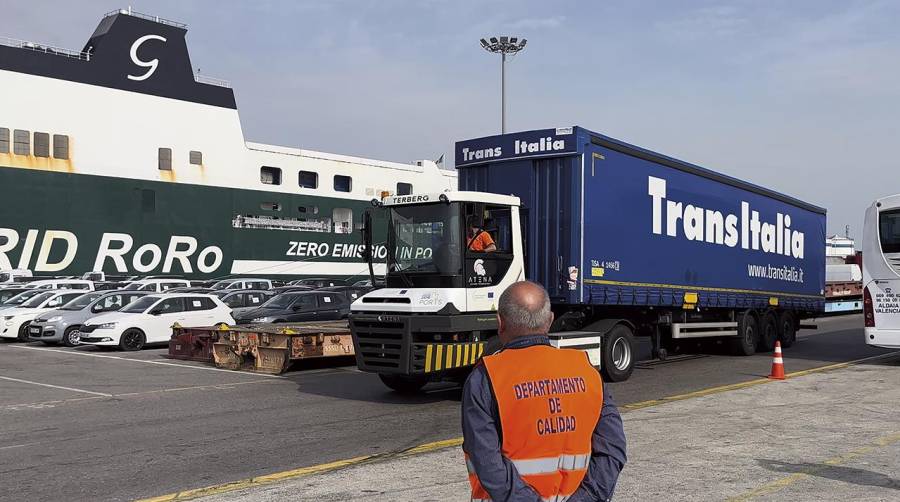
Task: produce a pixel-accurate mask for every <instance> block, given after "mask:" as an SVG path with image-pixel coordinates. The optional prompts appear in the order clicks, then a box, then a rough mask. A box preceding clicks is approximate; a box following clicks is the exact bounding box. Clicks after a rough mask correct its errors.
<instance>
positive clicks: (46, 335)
mask: <svg viewBox="0 0 900 502" xmlns="http://www.w3.org/2000/svg"><path fill="white" fill-rule="evenodd" d="M148 294H150V293H149V292H148V291H125V290H118V291H109V292H103V291H96V292H93V293H85V294H83V295H81V296H79V297H78V298H75V299H74V300H72V301H71V302H69V303H68V304H66V305H65V306H64V307H62V308H59V309H57V310H51V311H49V312H46V313H43V314H40V315H39V316H38V317H37V318H36V319H35V320H34V321H32V322H31V324H29V325H28V340H29V341H41V342H44V343H46V344H54V343H59V342H62V343H63V345H65V346H67V347H74V346H76V345H78V337H79V332H78V329H79V328H80V327H81V325H82V324H83V323H84V321H87V320H88V319H90V318H92V317H96V316H97V315H99V314H103V313H106V312H116V311H118V310H119V309H121V308H122V307H124V306H126V305H128V304H129V303H131V302H133V301H134V300H136V299H138V298H140V297H142V296H146V295H148Z"/></svg>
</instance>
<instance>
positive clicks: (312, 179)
mask: <svg viewBox="0 0 900 502" xmlns="http://www.w3.org/2000/svg"><path fill="white" fill-rule="evenodd" d="M299 183H300V187H301V188H319V174H318V173H314V172H312V171H300V175H299Z"/></svg>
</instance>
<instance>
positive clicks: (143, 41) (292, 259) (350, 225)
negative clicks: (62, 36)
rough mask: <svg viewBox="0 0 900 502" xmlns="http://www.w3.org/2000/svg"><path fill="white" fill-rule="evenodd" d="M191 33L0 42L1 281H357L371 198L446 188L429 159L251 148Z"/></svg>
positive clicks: (125, 26)
mask: <svg viewBox="0 0 900 502" xmlns="http://www.w3.org/2000/svg"><path fill="white" fill-rule="evenodd" d="M186 34H187V27H186V25H184V24H181V23H177V22H173V21H169V20H165V19H161V18H158V17H154V16H148V15H145V14H140V13H137V12H134V11H131V9H128V10H120V11H114V12H111V13H109V14H107V15H105V16H104V17H103V18H102V20H101V21H100V23H99V25H98V26H97V29H96V30H95V31H94V33H93V35H91V37H90V39H88V41H87V43H86V44H85V45H84V47H83V48H82V49H81V50H67V49H62V48H57V47H50V46H47V45H42V44H37V43H33V42H27V41H22V40H12V39H2V38H0V89H2V90H3V92H0V110H3V112H2V114H0V270H9V269H31V270H32V271H34V273H35V274H36V275H74V274H80V273H83V272H86V271H104V272H107V273H112V274H177V275H184V276H188V277H197V278H212V277H221V276H227V275H256V276H272V277H287V276H297V277H303V276H342V277H346V278H349V277H354V276H360V277H367V275H368V267H367V266H366V265H365V264H364V263H363V260H362V253H361V251H362V246H361V238H360V233H359V232H355V230H357V229H358V228H360V227H361V224H362V218H363V212H364V211H365V209H366V208H368V207H371V202H370V201H371V200H372V199H374V198H380V197H382V196H383V195H385V194H391V195H393V194H408V193H412V191H413V190H415V191H416V192H426V193H427V192H440V191H444V190H447V189H455V188H456V185H457V181H456V172H455V171H450V170H445V169H441V168H440V167H439V166H438V165H437V164H436V163H435V162H432V161H418V162H414V163H410V164H402V163H394V162H385V161H379V160H370V159H363V158H358V157H351V156H345V155H336V154H331V153H322V152H317V151H311V150H306V149H299V148H287V147H281V146H272V145H265V144H259V143H251V142H247V141H245V139H244V135H243V131H242V129H241V122H240V117H239V114H238V110H237V105H236V103H235V98H234V92H233V91H232V89H231V88H230V86H229V85H228V83H227V82H224V81H220V80H216V79H211V78H208V77H204V76H200V75H197V74H195V72H194V71H193V67H192V66H191V60H190V57H189V54H188V48H187V43H186V40H185V36H186ZM286 99H287V97H286ZM375 252H376V255H382V257H383V255H384V254H386V250H385V249H384V248H383V247H376V248H375ZM379 272H383V271H379V270H376V273H379Z"/></svg>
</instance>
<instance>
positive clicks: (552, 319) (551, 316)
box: [547, 312, 556, 333]
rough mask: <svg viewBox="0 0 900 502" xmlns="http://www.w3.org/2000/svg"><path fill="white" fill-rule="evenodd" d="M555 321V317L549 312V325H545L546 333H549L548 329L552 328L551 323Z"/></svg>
mask: <svg viewBox="0 0 900 502" xmlns="http://www.w3.org/2000/svg"><path fill="white" fill-rule="evenodd" d="M555 320H556V316H555V315H553V312H550V323H549V324H547V332H548V333H549V332H550V327H551V326H553V321H555Z"/></svg>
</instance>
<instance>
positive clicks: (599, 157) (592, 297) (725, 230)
mask: <svg viewBox="0 0 900 502" xmlns="http://www.w3.org/2000/svg"><path fill="white" fill-rule="evenodd" d="M456 167H457V169H458V171H459V191H457V192H447V193H443V194H418V195H412V196H396V197H388V198H386V199H384V200H380V201H373V203H374V205H375V206H376V209H375V210H374V211H375V212H376V214H375V216H376V217H377V216H378V213H381V214H382V215H383V216H386V217H387V218H388V220H389V224H388V229H389V230H388V242H387V244H388V248H389V250H390V252H389V255H388V257H387V265H388V267H387V270H388V272H387V275H386V283H387V288H385V289H382V290H378V291H376V292H373V293H370V294H369V295H366V296H365V297H363V298H362V299H360V300H358V301H357V302H356V303H355V304H354V305H353V308H352V314H351V330H352V332H353V335H354V343H355V344H356V347H355V348H356V355H357V363H358V366H359V367H360V368H361V369H363V370H365V371H372V372H376V373H379V374H380V375H381V377H382V380H383V381H385V383H386V384H387V385H389V386H390V387H392V388H395V389H398V390H413V389H417V388H419V387H421V386H422V385H424V383H427V382H428V381H430V380H432V379H436V378H448V377H449V378H457V377H460V376H462V375H464V374H465V371H466V368H467V367H468V366H470V365H471V364H472V363H474V361H475V360H476V359H477V357H479V356H480V355H481V354H482V353H483V352H484V350H490V349H489V348H486V347H489V344H490V341H491V339H492V337H493V336H494V335H495V333H496V321H495V319H494V315H493V311H494V310H495V309H496V300H497V298H498V297H499V295H500V293H502V291H503V290H504V289H505V288H506V287H507V286H508V285H509V284H511V283H513V282H515V281H517V280H521V279H523V278H528V279H530V280H533V281H536V282H538V283H540V284H542V285H544V287H546V288H547V290H548V292H549V293H550V297H551V300H552V302H553V309H554V313H555V315H556V321H555V322H554V325H553V332H554V339H555V340H560V341H563V342H564V341H565V340H566V339H567V338H574V339H577V340H588V341H590V339H591V337H593V338H596V339H597V340H598V341H599V344H600V347H601V348H600V357H599V359H600V360H599V361H598V362H599V363H600V364H599V366H600V368H601V371H602V372H603V374H604V376H605V377H606V379H607V380H612V381H621V380H624V379H627V378H628V376H630V374H631V371H632V369H633V366H634V362H635V358H634V355H633V354H634V348H633V336H635V335H647V336H650V337H651V339H652V341H653V344H652V345H653V355H654V357H660V358H665V357H666V355H667V353H669V352H671V351H672V350H673V349H677V348H678V347H679V346H681V345H684V343H685V341H686V340H694V339H698V338H722V339H723V340H725V341H726V342H728V343H729V344H730V345H731V346H732V348H733V350H734V352H735V353H736V354H741V355H750V354H753V353H754V352H756V351H758V350H761V351H771V350H772V348H773V347H774V344H775V341H776V340H780V341H781V343H782V345H783V346H784V347H789V346H790V345H792V344H793V343H794V342H795V340H796V332H797V330H798V329H799V327H800V323H801V321H802V320H803V319H805V318H809V317H812V316H815V315H817V314H818V313H820V312H822V311H823V309H824V288H825V248H824V246H823V245H822V242H824V239H825V209H823V208H820V207H817V206H814V205H812V204H809V203H806V202H803V201H800V200H797V199H795V198H793V197H790V196H787V195H783V194H780V193H778V192H775V191H773V190H770V189H767V188H763V187H760V186H757V185H754V184H751V183H747V182H745V181H741V180H738V179H735V178H732V177H730V176H726V175H723V174H720V173H716V172H714V171H711V170H709V169H705V168H702V167H699V166H696V165H693V164H689V163H687V162H683V161H680V160H677V159H673V158H671V157H667V156H665V155H661V154H658V153H655V152H651V151H649V150H645V149H642V148H639V147H636V146H633V145H629V144H627V143H623V142H621V141H618V140H615V139H612V138H609V137H607V136H603V135H601V134H597V133H594V132H591V131H589V130H587V129H583V128H581V127H566V128H557V129H545V130H536V131H527V132H519V133H511V134H506V135H501V136H491V137H485V138H478V139H473V140H467V141H461V142H458V143H457V144H456ZM385 213H386V214H385ZM478 233H487V234H488V235H490V236H491V240H493V241H494V243H495V244H494V246H493V247H494V248H493V249H490V250H476V249H473V246H472V245H471V244H470V243H471V242H472V241H483V239H479V238H477V234H478ZM473 237H476V238H475V239H473ZM479 247H480V246H479ZM561 343H562V342H561ZM563 344H565V345H577V344H574V343H571V342H569V343H563Z"/></svg>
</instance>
